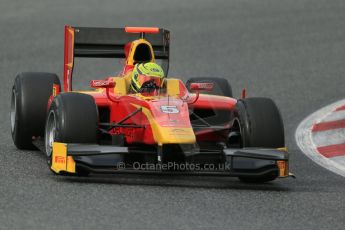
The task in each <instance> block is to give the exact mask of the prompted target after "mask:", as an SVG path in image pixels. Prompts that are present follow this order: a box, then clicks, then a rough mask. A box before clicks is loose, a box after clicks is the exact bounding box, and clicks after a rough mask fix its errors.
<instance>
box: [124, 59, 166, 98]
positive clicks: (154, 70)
mask: <svg viewBox="0 0 345 230" xmlns="http://www.w3.org/2000/svg"><path fill="white" fill-rule="evenodd" d="M163 80H164V71H163V69H162V67H160V66H159V65H157V64H156V63H153V62H147V63H140V64H136V65H135V66H134V69H133V72H132V80H131V88H130V91H131V92H132V93H142V92H153V91H155V90H157V89H160V88H161V87H162V86H163Z"/></svg>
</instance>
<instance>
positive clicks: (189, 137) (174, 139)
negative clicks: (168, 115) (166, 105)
mask: <svg viewBox="0 0 345 230" xmlns="http://www.w3.org/2000/svg"><path fill="white" fill-rule="evenodd" d="M132 105H133V106H135V107H136V108H141V109H142V112H143V113H144V114H145V116H146V117H147V119H148V121H149V122H150V126H151V128H152V134H153V138H154V140H155V141H156V143H157V144H158V145H159V146H162V145H163V144H194V143H195V142H196V138H195V134H194V131H193V129H192V127H190V128H176V127H162V126H160V125H159V124H158V123H157V121H156V120H155V119H154V117H153V115H152V113H151V112H150V110H148V109H147V108H145V107H141V106H139V105H135V104H132Z"/></svg>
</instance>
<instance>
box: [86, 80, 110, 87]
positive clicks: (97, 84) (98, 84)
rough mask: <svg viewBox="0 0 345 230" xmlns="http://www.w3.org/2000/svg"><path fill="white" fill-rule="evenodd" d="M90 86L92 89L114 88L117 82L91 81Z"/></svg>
mask: <svg viewBox="0 0 345 230" xmlns="http://www.w3.org/2000/svg"><path fill="white" fill-rule="evenodd" d="M90 86H91V87H92V88H114V87H115V82H113V81H111V80H91V81H90Z"/></svg>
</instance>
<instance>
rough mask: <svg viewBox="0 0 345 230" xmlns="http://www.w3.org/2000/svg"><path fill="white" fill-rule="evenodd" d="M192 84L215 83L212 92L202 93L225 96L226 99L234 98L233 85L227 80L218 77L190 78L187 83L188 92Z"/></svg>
mask: <svg viewBox="0 0 345 230" xmlns="http://www.w3.org/2000/svg"><path fill="white" fill-rule="evenodd" d="M191 83H213V84H214V87H213V90H212V91H211V92H202V93H204V94H212V95H219V96H225V97H232V89H231V85H230V84H229V82H228V80H227V79H225V78H218V77H194V78H190V79H189V80H188V81H187V82H186V87H187V89H188V91H190V84H191Z"/></svg>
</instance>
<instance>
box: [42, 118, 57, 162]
mask: <svg viewBox="0 0 345 230" xmlns="http://www.w3.org/2000/svg"><path fill="white" fill-rule="evenodd" d="M55 133H56V120H55V113H54V112H53V111H50V112H49V115H48V121H47V125H46V130H45V138H44V139H45V149H46V154H47V157H51V154H52V150H53V143H54V141H55Z"/></svg>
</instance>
